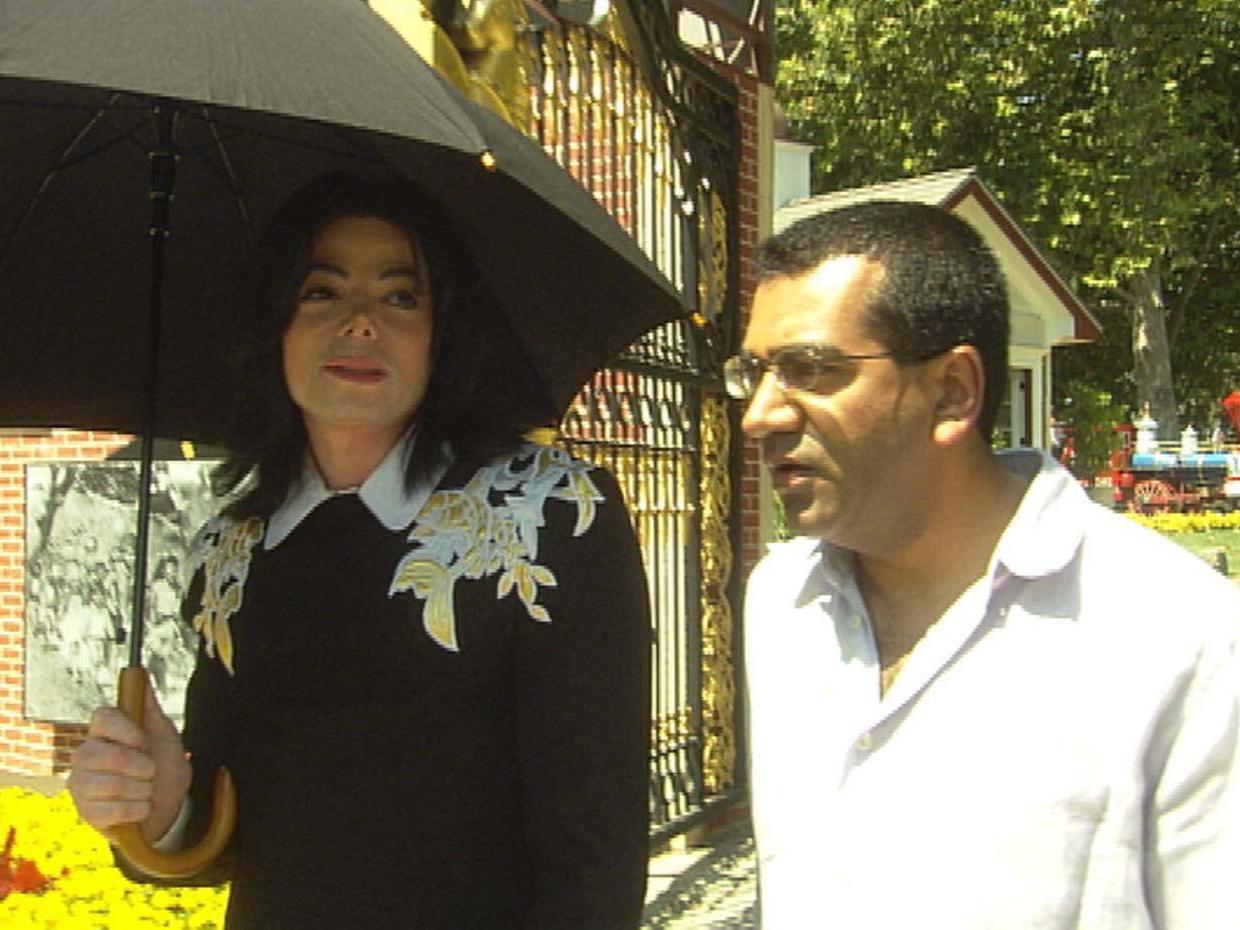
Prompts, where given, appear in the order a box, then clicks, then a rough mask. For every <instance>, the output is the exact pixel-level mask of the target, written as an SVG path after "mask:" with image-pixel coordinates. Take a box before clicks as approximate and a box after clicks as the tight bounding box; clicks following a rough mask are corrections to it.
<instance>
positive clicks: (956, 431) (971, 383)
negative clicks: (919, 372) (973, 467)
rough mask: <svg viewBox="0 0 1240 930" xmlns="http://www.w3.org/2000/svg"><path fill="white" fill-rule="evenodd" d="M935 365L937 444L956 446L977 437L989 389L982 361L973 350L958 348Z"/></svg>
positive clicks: (944, 355) (935, 430)
mask: <svg viewBox="0 0 1240 930" xmlns="http://www.w3.org/2000/svg"><path fill="white" fill-rule="evenodd" d="M936 361H937V363H938V364H937V365H936V366H935V387H936V401H935V407H934V434H933V435H934V440H935V442H937V443H939V444H941V445H949V446H951V445H956V444H957V443H960V442H963V441H964V440H965V439H967V438H968V437H970V436H976V435H978V433H977V418H978V417H979V416H980V415H981V412H982V395H983V393H984V391H985V388H986V375H985V373H984V372H983V371H982V357H981V355H980V354H979V353H978V351H977V349H976V348H975V347H973V346H955V347H954V348H952V349H949V350H948V351H947V352H945V353H944V354H943V355H942V356H941V357H940V358H939V359H937V360H936Z"/></svg>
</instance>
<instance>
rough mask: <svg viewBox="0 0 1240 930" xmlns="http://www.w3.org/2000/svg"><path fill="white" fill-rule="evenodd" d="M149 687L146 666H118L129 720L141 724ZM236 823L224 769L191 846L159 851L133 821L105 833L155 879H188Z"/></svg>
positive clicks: (230, 784) (229, 780) (208, 860)
mask: <svg viewBox="0 0 1240 930" xmlns="http://www.w3.org/2000/svg"><path fill="white" fill-rule="evenodd" d="M150 687H151V681H150V678H149V677H147V674H146V669H145V668H143V667H142V666H140V665H131V666H129V667H128V668H123V669H121V678H120V708H121V710H122V711H124V713H125V716H127V717H128V718H129V719H130V720H132V721H134V722H135V723H137V724H138V725H139V726H141V725H142V721H143V718H144V717H145V708H146V692H147V690H148V689H149V688H150ZM236 825H237V790H236V788H234V787H233V780H232V776H231V775H230V774H229V773H228V769H226V768H221V769H219V771H217V772H216V773H215V810H214V811H213V813H212V816H211V826H210V828H209V829H208V830H207V834H206V836H204V837H203V838H202V841H201V842H200V843H199V844H198V845H197V846H195V847H194V848H193V849H182V850H180V851H178V852H171V853H168V852H160V851H158V850H156V849H152V848H151V844H150V843H148V842H147V841H146V840H145V839H143V838H142V833H141V831H140V830H139V829H138V825H137V824H136V823H125V824H119V825H117V826H115V827H113V828H112V829H111V830H110V831H109V833H110V834H111V836H112V838H113V840H115V842H116V845H117V848H119V849H120V851H121V853H122V855H124V857H125V858H126V859H128V860H129V861H130V862H131V863H132V864H133V865H134V866H135V867H136V868H138V869H140V870H141V871H143V872H145V873H146V874H147V875H151V876H154V877H155V878H188V877H189V876H190V875H194V874H196V873H197V872H201V871H202V870H203V869H205V868H206V867H207V866H209V865H210V864H211V863H212V862H214V861H215V860H216V858H217V857H218V856H219V854H220V853H221V852H223V851H224V847H225V846H227V845H228V840H229V838H230V837H231V836H232V832H233V829H234V828H235V827H236Z"/></svg>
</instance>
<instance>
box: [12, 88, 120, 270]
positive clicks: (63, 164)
mask: <svg viewBox="0 0 1240 930" xmlns="http://www.w3.org/2000/svg"><path fill="white" fill-rule="evenodd" d="M120 96H122V95H121V94H120V93H119V92H118V93H114V94H113V95H112V96H111V97H110V98H109V99H108V102H107V104H105V105H104V106H102V107H99V108H98V109H96V110H95V111H94V112H93V113H92V114H90V116H89V117H88V118H87V120H86V122H85V123H84V124H83V125H82V127H81V129H79V130H78V132H77V134H76V135H74V137H73V140H72V141H71V142H70V143H69V144H68V146H66V147H65V149H64V151H62V152H61V153H60V157H59V158H58V159H56V161H55V163H54V164H53V165H52V166H51V167H50V168H49V169H48V170H47V173H46V174H44V175H43V180H42V181H40V182H39V186H38V189H37V190H36V191H35V192H34V195H33V196H32V197H31V198H30V202H29V203H28V204H27V205H26V209H25V211H24V212H23V213H22V215H21V216H20V217H18V218H17V222H16V223H14V224H13V226H12V228H11V229H10V230H9V234H8V236H6V237H5V241H4V251H3V252H0V272H3V271H4V269H5V268H6V266H7V265H8V262H9V257H10V256H11V255H12V254H13V247H14V244H15V243H16V242H17V237H18V236H19V235H20V234H21V231H22V229H23V228H24V227H25V225H26V223H27V222H28V221H29V220H30V217H31V216H33V215H34V211H35V209H36V208H37V207H38V205H39V199H40V198H41V197H42V196H43V193H44V191H46V190H47V186H48V185H49V184H51V183H52V179H53V178H54V177H56V175H57V174H58V173H59V172H60V171H62V170H64V169H65V168H68V167H71V166H73V165H75V164H77V163H78V162H80V161H82V160H83V159H86V158H89V157H91V156H92V155H95V154H98V153H99V152H101V151H103V150H104V149H107V148H111V147H112V146H113V145H115V144H116V143H117V142H120V141H123V140H124V139H126V138H131V137H132V136H131V134H130V133H123V134H122V135H120V136H117V137H116V138H114V139H111V140H109V141H108V142H105V143H103V144H102V145H98V146H95V147H94V148H92V149H90V150H89V151H87V152H85V153H81V154H77V153H76V152H75V150H76V149H77V147H78V146H79V145H80V144H81V142H82V140H83V139H84V138H85V137H86V136H87V134H89V133H90V131H91V130H92V129H94V128H95V126H96V125H97V124H98V123H99V121H100V120H102V119H103V118H104V117H105V116H106V115H107V113H108V111H109V110H110V109H111V106H112V104H113V103H115V102H116V100H117V99H118V98H119V97H120ZM65 109H80V107H65ZM70 156H74V157H70Z"/></svg>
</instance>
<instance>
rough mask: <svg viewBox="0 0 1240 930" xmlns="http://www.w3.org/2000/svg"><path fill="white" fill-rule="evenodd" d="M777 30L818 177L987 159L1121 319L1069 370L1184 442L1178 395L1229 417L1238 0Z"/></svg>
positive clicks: (869, 176)
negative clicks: (1225, 404)
mask: <svg viewBox="0 0 1240 930" xmlns="http://www.w3.org/2000/svg"><path fill="white" fill-rule="evenodd" d="M776 29H777V41H778V47H779V54H780V67H779V74H778V79H777V88H776V89H777V95H778V98H779V100H780V102H781V104H782V105H783V107H784V110H785V112H786V113H787V115H788V117H789V121H790V124H791V126H792V127H793V130H794V132H795V134H796V135H797V137H798V138H800V139H802V140H803V141H807V142H811V143H813V144H815V145H816V146H817V147H818V158H817V162H816V167H815V178H814V186H815V189H816V190H818V191H829V190H839V189H842V188H846V187H853V186H858V185H862V184H868V183H873V182H876V181H883V180H891V179H894V178H898V177H904V176H908V175H912V174H920V173H924V172H929V171H934V170H940V169H945V168H953V167H960V166H962V165H976V166H977V167H978V168H979V170H980V172H981V174H982V177H983V179H984V180H985V181H986V183H987V185H988V186H989V187H991V188H992V189H993V190H995V191H996V193H997V194H998V195H999V196H1000V198H1001V199H1002V200H1003V202H1004V203H1005V205H1006V206H1007V207H1008V209H1009V210H1011V211H1012V213H1013V215H1014V216H1016V217H1017V219H1018V220H1019V221H1020V222H1021V223H1022V224H1023V225H1024V226H1025V227H1026V228H1027V229H1028V230H1029V231H1030V232H1031V234H1032V235H1033V236H1034V238H1035V241H1037V242H1038V243H1039V245H1040V246H1041V247H1043V248H1044V249H1045V250H1046V251H1047V253H1048V254H1049V256H1050V257H1051V259H1052V261H1054V262H1055V264H1056V265H1057V267H1058V268H1059V270H1060V271H1061V273H1063V274H1064V276H1065V278H1067V279H1068V281H1069V283H1070V284H1071V285H1072V286H1073V287H1074V288H1075V289H1076V290H1077V291H1078V292H1079V293H1081V294H1082V296H1083V297H1084V298H1085V299H1086V301H1087V302H1088V303H1089V304H1090V305H1091V307H1092V308H1094V309H1095V312H1096V313H1097V315H1098V316H1099V318H1100V320H1101V321H1102V323H1103V325H1104V327H1105V332H1104V337H1103V339H1102V340H1101V342H1100V343H1099V344H1098V345H1096V346H1093V347H1090V348H1088V349H1072V350H1069V351H1068V352H1065V353H1061V354H1060V357H1059V359H1058V360H1057V362H1058V363H1059V364H1060V367H1061V369H1062V371H1059V372H1057V380H1060V381H1062V382H1063V383H1065V384H1066V383H1067V382H1068V381H1069V380H1081V379H1084V380H1088V381H1089V382H1091V383H1092V384H1094V385H1095V387H1097V388H1098V389H1102V390H1106V391H1108V392H1109V393H1111V394H1112V395H1113V396H1114V397H1116V398H1117V400H1119V401H1121V402H1123V403H1125V404H1126V405H1127V406H1129V407H1131V408H1138V407H1140V406H1141V405H1143V404H1145V403H1147V402H1148V403H1149V404H1150V406H1151V409H1152V410H1153V412H1154V416H1155V419H1157V420H1158V421H1159V423H1160V425H1161V428H1162V430H1163V432H1164V433H1165V435H1167V436H1173V435H1175V434H1176V433H1177V432H1178V429H1179V417H1178V414H1179V404H1178V403H1177V390H1178V391H1179V392H1180V393H1181V394H1183V395H1184V396H1185V397H1186V399H1189V398H1191V404H1190V405H1189V406H1190V407H1191V408H1192V410H1196V408H1198V407H1204V406H1208V405H1209V403H1208V400H1209V396H1210V394H1211V393H1214V400H1213V404H1214V408H1215V410H1217V397H1218V396H1220V395H1219V394H1217V393H1216V392H1217V391H1218V389H1219V387H1220V386H1221V383H1226V384H1227V385H1228V389H1229V387H1230V385H1231V384H1233V383H1236V382H1238V381H1240V378H1237V373H1238V372H1240V366H1238V365H1237V358H1236V355H1235V353H1234V352H1231V351H1230V350H1229V349H1228V348H1227V347H1229V346H1231V345H1235V342H1234V340H1233V339H1232V337H1233V336H1234V335H1235V333H1236V331H1237V329H1240V286H1238V285H1237V283H1236V282H1235V281H1234V280H1233V276H1234V270H1235V268H1236V267H1237V266H1236V264H1235V258H1236V253H1237V242H1240V203H1238V200H1240V192H1238V190H1237V169H1238V167H1240V0H1176V2H1174V3H1172V2H1166V0H780V2H779V3H778V5H777V8H776ZM1173 360H1174V361H1175V362H1176V363H1177V364H1176V365H1174V366H1173ZM1203 366H1205V367H1203ZM1219 382H1221V383H1219ZM1223 393H1225V391H1224V392H1223Z"/></svg>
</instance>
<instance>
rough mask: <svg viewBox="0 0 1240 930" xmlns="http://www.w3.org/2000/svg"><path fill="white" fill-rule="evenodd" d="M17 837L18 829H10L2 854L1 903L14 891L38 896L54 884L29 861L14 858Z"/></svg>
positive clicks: (0, 868)
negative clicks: (14, 844)
mask: <svg viewBox="0 0 1240 930" xmlns="http://www.w3.org/2000/svg"><path fill="white" fill-rule="evenodd" d="M16 836H17V829H16V828H15V827H9V835H8V837H7V838H6V839H5V841H4V850H3V851H2V852H0V901H3V900H4V899H5V898H7V897H8V896H9V894H10V892H14V891H23V892H25V893H26V894H38V893H39V892H41V891H43V890H45V889H46V888H47V886H48V885H50V884H51V882H52V880H51V879H50V878H48V877H47V876H46V875H44V874H43V873H42V872H40V871H39V867H38V866H37V865H35V864H34V863H33V862H31V861H30V860H29V859H14V858H13V843H14V841H15V839H16Z"/></svg>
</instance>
